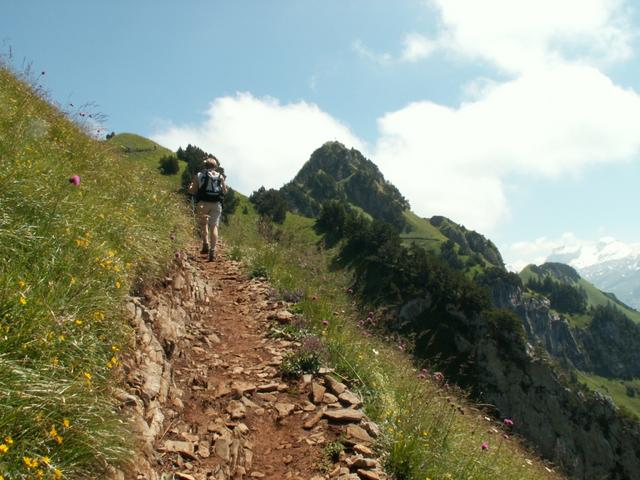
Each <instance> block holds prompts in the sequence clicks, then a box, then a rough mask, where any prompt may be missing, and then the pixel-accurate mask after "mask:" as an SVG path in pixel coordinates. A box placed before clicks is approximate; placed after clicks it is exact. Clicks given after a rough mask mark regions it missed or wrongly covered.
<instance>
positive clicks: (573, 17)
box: [431, 0, 632, 72]
mask: <svg viewBox="0 0 640 480" xmlns="http://www.w3.org/2000/svg"><path fill="white" fill-rule="evenodd" d="M431 3H432V4H433V5H434V6H435V7H436V9H437V10H438V11H439V13H440V15H441V19H442V25H443V28H442V31H441V34H440V35H441V44H442V45H443V46H444V47H446V48H448V49H450V50H452V51H455V52H457V53H459V54H461V55H463V56H466V57H470V58H481V59H484V60H486V61H489V62H491V63H493V64H495V65H497V66H499V67H501V68H503V69H505V70H507V71H510V72H524V71H527V70H531V69H537V68H540V67H541V66H545V65H548V64H549V63H554V62H563V61H580V62H588V63H593V62H612V61H619V60H624V59H627V58H629V57H630V55H631V53H632V50H631V46H630V44H631V40H632V34H631V31H632V30H631V26H630V24H629V22H628V21H627V20H626V19H627V18H628V12H627V9H626V8H625V6H624V2H622V1H621V0H562V1H561V2H558V1H557V0H537V1H535V2H532V1H530V0H485V1H482V2H478V1H475V0H431Z"/></svg>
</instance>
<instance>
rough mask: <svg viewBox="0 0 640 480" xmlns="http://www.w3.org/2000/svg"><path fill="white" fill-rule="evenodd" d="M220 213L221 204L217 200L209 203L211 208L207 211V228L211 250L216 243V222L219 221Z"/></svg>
mask: <svg viewBox="0 0 640 480" xmlns="http://www.w3.org/2000/svg"><path fill="white" fill-rule="evenodd" d="M221 215H222V205H221V204H220V203H219V202H216V203H212V204H211V210H210V211H209V229H210V231H211V243H210V248H211V249H212V250H213V249H215V248H216V243H218V224H219V223H220V216H221Z"/></svg>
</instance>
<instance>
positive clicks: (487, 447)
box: [480, 442, 489, 450]
mask: <svg viewBox="0 0 640 480" xmlns="http://www.w3.org/2000/svg"><path fill="white" fill-rule="evenodd" d="M480 448H482V450H489V444H488V443H487V442H482V445H481V446H480Z"/></svg>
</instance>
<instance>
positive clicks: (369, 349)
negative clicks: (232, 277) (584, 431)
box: [222, 199, 560, 480]
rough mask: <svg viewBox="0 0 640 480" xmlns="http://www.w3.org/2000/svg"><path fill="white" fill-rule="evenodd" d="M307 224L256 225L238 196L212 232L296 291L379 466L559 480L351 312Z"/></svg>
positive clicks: (344, 289)
mask: <svg viewBox="0 0 640 480" xmlns="http://www.w3.org/2000/svg"><path fill="white" fill-rule="evenodd" d="M244 207H246V211H247V212H248V213H247V214H243V213H242V211H243V209H244ZM312 224H313V221H312V220H310V219H306V218H302V217H299V216H296V215H291V214H288V215H287V219H286V221H285V224H284V226H283V228H282V229H280V230H278V229H276V230H275V231H274V230H270V229H268V228H267V229H265V228H264V227H261V226H260V222H259V221H258V219H257V218H256V216H255V214H254V213H253V210H252V209H251V205H250V204H248V202H247V201H246V199H243V203H242V204H241V205H240V207H239V208H238V210H237V213H236V214H235V215H234V216H233V217H232V218H231V220H230V224H229V225H228V226H227V227H223V229H222V236H223V238H224V240H225V241H226V242H227V243H228V244H229V246H230V248H231V250H232V251H233V252H234V256H236V257H237V258H242V259H243V260H244V261H245V263H246V266H247V271H248V272H249V273H252V272H256V271H259V272H261V273H262V272H265V273H266V275H267V276H268V278H269V280H270V282H271V283H272V285H274V287H276V288H277V289H278V290H279V291H280V292H281V293H282V294H283V296H286V295H287V294H288V292H292V291H296V292H297V294H298V295H302V299H301V300H300V301H299V302H298V303H297V304H296V305H295V307H294V308H295V309H296V310H297V311H298V312H300V313H302V314H303V316H304V318H305V320H306V325H305V328H309V329H311V330H313V331H315V332H316V334H317V335H318V336H319V337H321V338H323V339H324V343H325V345H326V347H327V349H328V351H329V352H330V362H331V363H332V366H333V367H335V368H336V369H337V372H338V373H339V374H340V375H342V376H343V377H344V378H345V379H347V380H348V381H350V382H351V383H352V385H353V386H354V388H355V389H356V390H358V391H359V392H360V394H361V395H362V396H363V397H364V399H365V405H366V410H367V413H368V414H369V415H370V416H371V417H372V418H373V419H374V420H375V421H377V422H378V423H379V424H380V426H381V428H382V435H381V437H380V441H379V447H380V448H381V450H382V452H383V455H384V460H385V463H386V466H387V469H388V471H389V472H391V473H393V474H394V475H395V476H396V478H398V479H416V480H417V479H420V480H425V479H432V480H436V479H465V480H467V479H474V480H496V479H509V480H515V479H523V480H534V479H535V480H539V479H553V478H560V476H559V475H557V474H556V473H554V472H552V471H550V470H549V469H548V468H547V467H546V466H545V465H543V464H542V463H541V462H540V461H539V460H537V459H536V457H535V456H534V455H532V454H531V453H530V452H529V451H527V449H526V448H525V447H523V445H522V444H521V443H520V442H519V441H517V440H516V439H514V438H512V436H511V432H510V431H509V428H508V427H506V428H505V427H503V426H502V425H501V424H500V421H499V420H500V419H498V420H495V419H491V418H489V417H486V416H485V414H484V413H483V412H482V411H481V410H479V409H477V408H475V407H474V405H473V404H472V403H470V402H469V401H468V400H467V399H466V397H465V395H464V394H463V393H462V392H460V391H458V390H457V389H455V388H453V387H450V386H448V385H447V384H446V379H441V377H440V375H439V374H438V373H437V372H433V371H428V370H427V371H420V369H419V368H417V367H416V365H415V364H414V363H413V362H412V360H411V358H410V357H409V356H408V355H407V354H406V352H404V351H403V350H404V349H405V348H406V347H405V345H404V343H403V342H402V341H398V340H397V339H395V340H394V339H393V338H391V337H388V338H386V339H385V338H382V337H383V336H384V334H383V335H376V334H373V333H372V332H373V331H375V330H376V329H375V326H374V325H375V323H376V322H377V317H378V316H379V313H377V312H376V313H374V315H373V316H370V315H369V314H363V313H362V312H359V311H358V309H357V307H356V303H355V301H354V299H353V297H352V296H351V294H350V293H349V288H348V287H349V283H350V277H349V275H348V273H347V272H345V271H342V270H336V269H333V268H332V266H331V257H332V255H333V253H334V252H332V251H326V250H323V249H322V248H320V247H319V243H318V242H319V240H320V239H319V238H318V237H317V236H316V235H315V234H314V232H313V230H312ZM260 230H262V234H260ZM368 318H372V320H368ZM434 376H435V379H434ZM505 436H506V437H507V438H505ZM483 444H484V445H485V447H486V448H483Z"/></svg>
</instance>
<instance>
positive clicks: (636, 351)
mask: <svg viewBox="0 0 640 480" xmlns="http://www.w3.org/2000/svg"><path fill="white" fill-rule="evenodd" d="M490 293H491V298H492V303H493V305H494V306H496V307H497V308H505V309H507V310H511V311H513V312H515V313H516V314H517V315H518V317H519V318H520V319H521V320H522V322H523V325H524V328H525V331H526V333H527V337H528V340H529V342H530V343H531V344H533V345H535V344H541V345H543V346H544V347H545V349H546V350H547V352H549V353H550V354H551V355H553V356H554V357H556V358H558V359H562V360H565V361H567V362H569V363H570V364H571V365H573V366H574V367H576V368H578V369H580V370H585V371H589V372H594V373H596V374H598V375H601V376H605V377H615V378H630V377H637V376H639V375H640V327H638V325H637V324H635V323H634V322H632V321H631V320H629V319H628V318H627V317H625V316H624V315H623V314H622V313H620V312H619V311H617V310H616V309H614V308H610V309H602V310H599V311H597V312H596V313H595V314H594V317H593V320H592V321H591V323H590V324H589V325H588V326H586V327H584V328H572V327H571V326H570V324H569V322H567V320H565V319H564V318H562V317H561V316H560V315H558V314H557V313H555V312H553V311H552V310H551V309H550V305H549V301H548V300H547V299H546V298H544V297H540V296H527V295H525V294H524V293H523V291H522V289H521V288H520V287H517V286H515V285H512V284H507V283H505V282H495V283H494V284H493V285H491V288H490Z"/></svg>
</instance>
